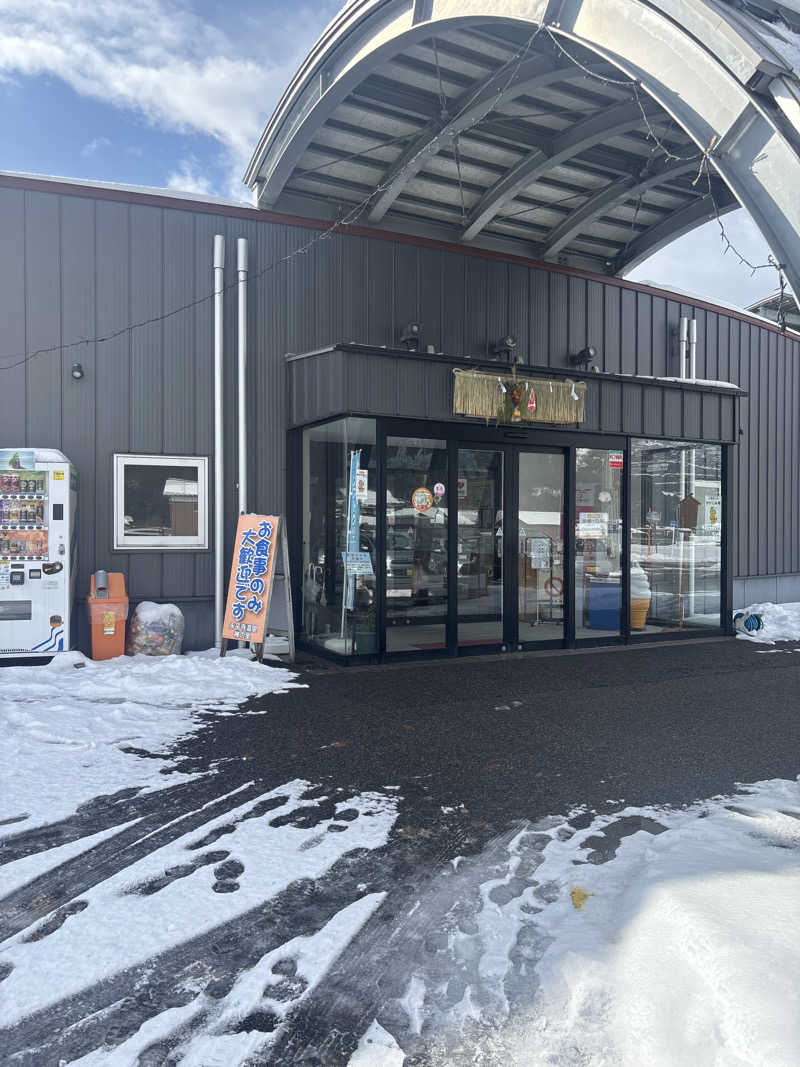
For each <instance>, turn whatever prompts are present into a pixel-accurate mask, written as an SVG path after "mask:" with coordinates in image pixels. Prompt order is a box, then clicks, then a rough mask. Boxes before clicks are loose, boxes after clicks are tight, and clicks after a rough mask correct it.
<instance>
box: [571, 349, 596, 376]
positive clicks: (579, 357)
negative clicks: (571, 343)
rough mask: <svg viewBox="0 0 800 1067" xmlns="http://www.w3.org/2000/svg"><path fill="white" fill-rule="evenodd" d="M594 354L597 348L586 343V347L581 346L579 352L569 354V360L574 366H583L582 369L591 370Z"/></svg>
mask: <svg viewBox="0 0 800 1067" xmlns="http://www.w3.org/2000/svg"><path fill="white" fill-rule="evenodd" d="M596 356H597V349H596V348H595V347H594V345H587V346H586V348H582V349H581V350H580V352H576V353H575V355H574V356H570V357H569V362H570V363H571V364H572V365H573V366H574V367H583V368H584V370H591V369H592V367H593V366H594V361H595V357H596Z"/></svg>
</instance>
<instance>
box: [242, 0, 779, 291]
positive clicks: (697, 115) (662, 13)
mask: <svg viewBox="0 0 800 1067" xmlns="http://www.w3.org/2000/svg"><path fill="white" fill-rule="evenodd" d="M554 20H555V21H554ZM543 23H546V25H547V31H546V32H548V33H552V34H553V35H554V37H555V39H557V40H558V41H559V42H561V43H562V44H563V46H564V47H565V48H566V49H567V50H569V49H570V44H571V42H574V43H575V44H578V45H581V46H584V47H586V48H587V49H588V50H590V51H591V52H593V53H594V54H595V55H597V56H599V57H600V58H602V59H604V60H606V61H607V62H609V63H611V64H612V65H613V66H615V67H616V68H617V69H619V70H620V71H622V72H623V73H624V74H625V75H626V76H628V77H631V78H635V79H636V80H637V81H638V82H639V83H640V84H641V86H642V89H643V91H645V92H647V93H648V94H649V95H650V96H652V97H653V98H654V99H655V100H656V101H657V102H658V103H659V104H660V105H661V106H662V107H663V108H664V109H665V110H666V111H667V112H668V113H669V114H670V115H671V116H672V118H673V119H674V120H675V121H676V122H677V123H678V124H679V125H680V126H681V127H682V128H683V129H684V130H685V131H686V132H687V133H688V134H689V136H690V137H691V138H692V139H693V140H694V142H695V143H696V144H697V145H698V146H699V147H700V148H701V149H703V150H707V149H709V148H710V146H711V143H712V139H715V141H714V152H713V156H712V157H711V158H712V164H713V166H714V167H715V168H716V170H717V171H718V173H719V174H720V175H721V176H722V178H723V179H724V181H725V182H726V184H727V185H728V187H729V188H730V189H731V190H732V191H733V193H734V195H735V196H736V198H737V199H738V200H739V202H740V203H741V204H742V206H743V207H744V208H745V209H746V210H747V211H748V212H749V214H750V215H751V217H752V218H753V221H754V222H755V224H756V226H758V228H759V229H760V231H761V233H762V235H763V236H764V238H765V239H766V241H767V243H768V244H769V246H770V247H771V249H772V252H773V254H774V255H775V257H776V258H777V259H778V261H779V262H781V263H783V264H784V265H785V269H786V274H787V278H788V281H789V283H790V285H792V287H793V288H794V289H795V290H796V291H800V197H798V196H797V184H798V182H797V176H798V174H799V173H800V134H798V132H797V129H796V127H794V126H793V125H792V124H791V123H787V122H785V121H784V122H781V120H780V119H779V118H778V114H779V112H778V109H777V107H776V105H774V104H773V103H772V98H771V97H770V98H769V100H770V102H769V103H765V102H764V97H762V96H759V95H758V94H757V93H756V92H754V91H752V90H751V89H750V85H749V83H750V82H751V80H753V79H754V78H755V77H756V76H758V78H759V79H760V83H761V88H762V89H763V88H764V82H765V81H766V84H767V86H768V87H769V86H770V85H771V82H770V79H772V81H774V80H775V78H776V76H780V75H786V76H788V77H789V78H790V79H792V84H793V85H797V84H798V81H797V74H796V72H793V70H792V68H791V66H790V64H789V63H788V61H787V60H786V59H783V58H782V57H780V56H779V55H777V54H776V53H775V52H774V50H773V49H772V47H771V45H770V43H769V41H768V40H766V39H762V38H761V37H760V35H759V24H758V20H756V19H750V21H749V23H748V24H747V26H745V24H744V22H743V19H742V16H741V15H740V14H739V13H737V12H736V11H734V10H733V9H728V8H727V5H722V4H721V3H719V2H718V0H426V2H425V3H424V4H421V3H420V4H416V3H411V2H409V0H351V3H349V4H348V5H347V6H346V7H345V8H344V10H343V11H342V12H341V13H340V15H339V16H337V18H336V19H334V21H333V22H332V23H331V25H330V26H329V27H328V29H327V30H326V31H325V33H324V34H323V36H322V37H321V38H320V41H319V42H318V43H317V45H316V46H315V47H314V49H313V50H312V52H311V53H310V55H309V57H308V59H307V60H306V61H305V63H304V64H303V66H302V67H301V69H300V71H299V72H298V74H297V76H296V77H295V78H294V79H293V81H292V83H291V85H290V86H289V89H288V90H287V92H286V93H285V94H284V97H283V99H282V100H281V102H280V104H279V106H278V108H277V110H276V112H275V114H274V116H273V118H272V119H271V120H270V123H269V124H268V126H267V128H266V129H265V131H264V134H263V135H262V138H261V140H260V142H259V145H258V147H257V149H256V153H255V155H254V157H253V160H252V161H251V164H250V166H249V167H248V170H247V173H246V175H245V180H246V182H247V183H248V185H250V186H251V188H253V189H254V191H255V192H256V195H257V199H258V202H259V204H261V205H262V206H268V205H274V204H275V203H276V201H277V200H278V198H279V196H280V194H281V191H282V189H283V186H284V184H285V182H286V181H287V180H288V178H289V176H290V174H291V172H292V170H293V168H294V167H295V165H296V163H297V161H298V159H299V158H300V156H301V155H302V152H303V151H305V148H306V146H307V145H308V144H309V143H310V141H311V139H312V137H313V135H314V132H315V130H316V129H318V128H319V126H321V125H322V124H323V123H324V121H325V120H326V119H327V118H328V117H329V116H330V115H331V114H332V113H333V111H334V110H335V109H336V107H338V105H339V104H340V103H341V102H342V101H343V100H345V99H346V97H347V96H348V94H349V93H350V92H351V91H352V89H353V88H355V87H356V86H357V85H358V84H359V83H360V82H361V81H362V80H363V79H364V78H365V77H366V76H367V75H368V74H369V73H370V72H372V71H375V70H377V69H378V67H380V65H381V64H383V63H385V62H387V61H388V60H390V59H391V58H392V56H395V55H400V54H401V53H402V52H403V50H404V49H406V48H408V46H409V45H411V44H414V43H419V42H421V41H423V40H425V39H430V38H431V37H433V36H437V35H440V34H442V33H445V32H447V31H448V30H451V29H456V30H457V29H459V28H475V27H482V26H493V25H494V26H500V25H502V26H507V27H514V28H517V29H520V30H522V32H523V34H524V35H525V36H526V37H528V38H529V37H530V35H531V33H532V32H533V30H534V29H535V28H536V27H537V26H541V25H542V24H543ZM765 37H766V35H765Z"/></svg>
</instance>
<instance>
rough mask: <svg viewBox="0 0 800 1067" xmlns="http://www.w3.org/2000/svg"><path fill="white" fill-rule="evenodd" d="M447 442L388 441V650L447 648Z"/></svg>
mask: <svg viewBox="0 0 800 1067" xmlns="http://www.w3.org/2000/svg"><path fill="white" fill-rule="evenodd" d="M448 489H449V487H448V485H447V442H446V441H439V440H428V439H426V438H421V437H388V438H387V439H386V651H387V652H425V651H430V650H433V649H443V648H445V647H446V644H447V581H448V564H447V514H448Z"/></svg>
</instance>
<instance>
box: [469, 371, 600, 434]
mask: <svg viewBox="0 0 800 1067" xmlns="http://www.w3.org/2000/svg"><path fill="white" fill-rule="evenodd" d="M453 381H454V386H453V414H455V415H472V416H474V417H477V418H483V419H496V420H497V421H498V422H550V423H574V422H583V419H584V414H585V398H586V383H585V382H573V381H572V380H571V379H570V378H567V379H566V380H565V381H556V380H553V379H552V378H522V377H520V378H514V377H511V376H510V375H498V374H491V373H487V372H485V371H472V370H454V371H453ZM531 394H533V399H531Z"/></svg>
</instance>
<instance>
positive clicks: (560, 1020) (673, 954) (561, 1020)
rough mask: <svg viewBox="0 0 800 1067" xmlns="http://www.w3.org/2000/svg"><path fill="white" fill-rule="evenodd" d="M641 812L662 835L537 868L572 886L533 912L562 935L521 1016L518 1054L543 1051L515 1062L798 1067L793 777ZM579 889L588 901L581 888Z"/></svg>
mask: <svg viewBox="0 0 800 1067" xmlns="http://www.w3.org/2000/svg"><path fill="white" fill-rule="evenodd" d="M628 814H630V812H627V811H626V812H622V813H621V815H622V816H625V815H628ZM636 814H637V815H644V816H645V817H647V818H652V819H654V820H656V821H658V822H660V823H661V824H662V825H664V826H666V827H667V831H666V832H664V833H661V834H658V835H656V836H654V835H652V834H650V833H647V832H644V831H639V832H638V833H635V834H633V835H631V836H629V837H626V838H625V839H623V841H622V843H621V845H620V847H619V850H618V852H617V855H616V857H615V858H614V859H612V860H610V861H608V862H607V863H601V864H592V863H586V864H585V865H582V866H574V863H575V861H576V860H580V859H581V858H583V857H581V855H580V841H578V842H577V843H576V841H575V839H574V838H573V839H571V840H570V841H567V842H558V841H554V842H553V843H552V845H550V846H549V847H548V850H547V851H546V853H545V863H544V864H543V866H542V867H541V868H540V869H539V871H538V872H537V876H538V878H540V879H541V880H542V881H544V882H549V881H556V882H557V883H558V884H559V885H560V886H561V887H562V892H561V893H560V895H559V898H558V900H556V901H554V902H553V903H552V904H551V905H549V906H548V907H547V908H545V909H544V911H543V912H542V914H541V915H539V916H538V917H537V926H538V928H539V930H540V931H541V933H542V935H543V936H544V937H546V938H552V939H553V940H552V944H551V945H550V947H549V948H548V949H547V951H546V952H545V954H544V956H543V958H542V960H541V962H540V964H539V966H538V969H537V970H538V975H537V976H538V980H539V982H540V983H541V987H540V993H539V996H538V998H537V1000H538V1003H537V1005H536V1008H535V1010H534V1011H533V1012H532V1013H531V1016H530V1018H529V1019H528V1020H525V1021H523V1022H522V1023H521V1025H520V1026H519V1028H518V1036H519V1038H521V1039H523V1040H524V1045H523V1044H518V1045H517V1048H519V1050H520V1055H521V1057H522V1056H523V1055H525V1053H524V1052H523V1049H524V1048H528V1049H529V1048H530V1047H531V1043H532V1042H535V1044H536V1046H537V1047H538V1052H537V1056H538V1057H539V1058H538V1059H537V1060H532V1061H531V1060H525V1059H523V1058H520V1059H519V1060H518V1061H517V1062H520V1063H524V1062H541V1063H565V1064H566V1063H574V1062H580V1063H586V1064H591V1065H592V1067H595V1065H596V1067H601V1065H602V1067H605V1065H608V1067H611V1065H613V1067H639V1065H641V1064H643V1063H646V1064H648V1067H683V1065H685V1064H687V1063H691V1064H693V1065H694V1067H706V1065H708V1067H711V1065H712V1064H713V1065H722V1064H724V1065H726V1067H727V1065H730V1067H733V1065H741V1067H744V1065H748V1067H754V1065H757V1064H762V1065H764V1067H767V1065H769V1067H789V1065H796V1064H797V1063H798V1062H800V987H798V985H797V982H796V981H795V980H794V977H793V976H796V975H797V974H800V935H798V932H797V916H798V915H800V789H799V788H798V784H797V782H764V783H759V784H757V785H756V786H754V787H752V792H751V793H750V795H747V796H737V797H735V798H734V799H733V800H730V799H729V800H727V801H726V800H716V801H712V802H710V803H707V804H705V805H697V806H695V807H693V808H690V809H689V810H687V811H683V812H672V811H664V810H662V809H658V808H654V809H649V810H637V812H636ZM604 821H608V820H604ZM597 829H598V827H597V825H596V824H595V825H593V826H591V827H589V828H588V829H587V831H586V833H585V834H580V835H578V836H579V838H580V839H582V840H585V837H586V836H590V837H591V836H592V835H593V834H596V832H597ZM576 888H577V889H579V890H580V891H581V893H585V894H586V897H585V898H583V897H582V896H578V897H577V898H576V899H574V900H573V896H572V890H573V889H576ZM581 901H583V903H582V904H581V906H580V907H576V903H579V904H580V903H581ZM512 1047H513V1046H512ZM576 1050H580V1055H579V1056H577V1057H576V1056H575V1051H576Z"/></svg>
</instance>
